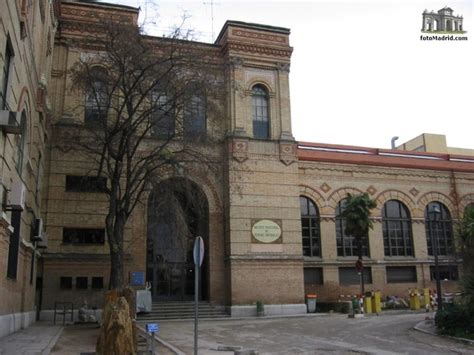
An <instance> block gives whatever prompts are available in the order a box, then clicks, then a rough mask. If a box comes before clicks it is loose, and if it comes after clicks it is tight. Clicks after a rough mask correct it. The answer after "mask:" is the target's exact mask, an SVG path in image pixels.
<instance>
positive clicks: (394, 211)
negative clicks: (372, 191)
mask: <svg viewBox="0 0 474 355" xmlns="http://www.w3.org/2000/svg"><path fill="white" fill-rule="evenodd" d="M382 222H383V244H384V250H385V255H386V256H413V234H412V230H411V217H410V212H409V211H408V208H406V206H405V205H404V204H403V203H401V202H400V201H397V200H390V201H387V202H386V203H385V204H384V205H383V210H382Z"/></svg>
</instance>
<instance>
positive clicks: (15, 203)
mask: <svg viewBox="0 0 474 355" xmlns="http://www.w3.org/2000/svg"><path fill="white" fill-rule="evenodd" d="M25 198H26V187H25V184H23V182H22V181H16V182H14V183H13V185H12V189H11V191H10V193H9V202H8V205H7V207H9V209H11V210H17V211H23V210H24V209H25Z"/></svg>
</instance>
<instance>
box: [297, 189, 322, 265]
mask: <svg viewBox="0 0 474 355" xmlns="http://www.w3.org/2000/svg"><path fill="white" fill-rule="evenodd" d="M300 208H301V236H302V238H303V255H304V256H321V230H320V228H319V211H318V208H317V207H316V205H315V204H314V202H313V201H311V200H310V199H309V198H306V197H304V196H300Z"/></svg>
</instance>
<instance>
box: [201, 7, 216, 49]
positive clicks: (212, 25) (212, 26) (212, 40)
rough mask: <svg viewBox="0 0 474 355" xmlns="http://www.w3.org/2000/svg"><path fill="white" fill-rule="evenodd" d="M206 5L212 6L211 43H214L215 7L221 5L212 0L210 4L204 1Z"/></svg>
mask: <svg viewBox="0 0 474 355" xmlns="http://www.w3.org/2000/svg"><path fill="white" fill-rule="evenodd" d="M202 3H203V4H204V5H210V6H211V28H212V39H211V42H214V5H219V3H217V4H216V3H215V2H214V0H210V1H209V2H206V1H203V2H202Z"/></svg>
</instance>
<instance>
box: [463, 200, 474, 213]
mask: <svg viewBox="0 0 474 355" xmlns="http://www.w3.org/2000/svg"><path fill="white" fill-rule="evenodd" d="M467 210H474V202H471V203H470V204H468V205H467V206H466V208H465V209H464V213H466V211H467Z"/></svg>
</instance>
